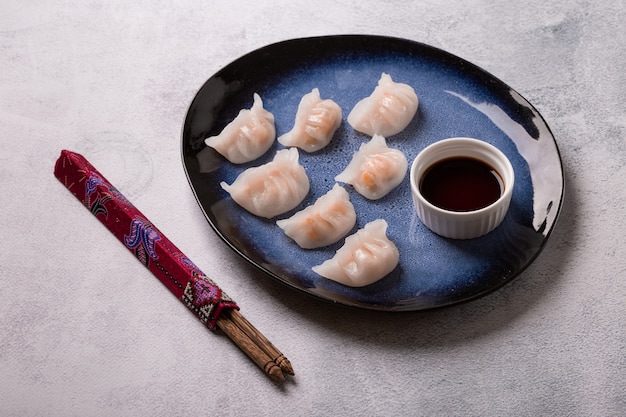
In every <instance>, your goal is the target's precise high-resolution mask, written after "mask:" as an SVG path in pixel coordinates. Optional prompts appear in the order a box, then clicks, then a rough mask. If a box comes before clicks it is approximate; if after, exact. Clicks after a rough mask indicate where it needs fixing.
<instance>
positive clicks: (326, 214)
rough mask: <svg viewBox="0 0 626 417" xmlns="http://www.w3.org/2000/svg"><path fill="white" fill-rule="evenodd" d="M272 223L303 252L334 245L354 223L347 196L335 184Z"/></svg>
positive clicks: (353, 214)
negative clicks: (285, 216)
mask: <svg viewBox="0 0 626 417" xmlns="http://www.w3.org/2000/svg"><path fill="white" fill-rule="evenodd" d="M276 224H277V225H278V226H279V227H280V228H281V229H283V231H284V232H285V234H286V235H287V236H289V237H290V238H291V239H293V240H294V241H295V242H296V243H297V244H298V245H299V246H300V247H301V248H303V249H314V248H320V247H323V246H328V245H330V244H332V243H335V242H337V241H338V240H339V239H341V238H343V237H344V236H345V235H347V234H348V232H350V230H352V228H353V227H354V225H355V224H356V212H355V210H354V206H353V205H352V203H351V202H350V195H349V194H348V192H347V191H346V190H345V189H344V188H343V187H342V186H340V185H339V184H335V185H334V186H333V188H332V189H331V190H330V191H328V192H327V193H326V194H324V195H323V196H321V197H320V198H318V199H317V200H316V201H315V203H314V204H312V205H310V206H308V207H306V208H305V209H303V210H301V211H299V212H297V213H296V214H294V215H293V216H291V217H290V218H288V219H284V220H278V221H277V222H276Z"/></svg>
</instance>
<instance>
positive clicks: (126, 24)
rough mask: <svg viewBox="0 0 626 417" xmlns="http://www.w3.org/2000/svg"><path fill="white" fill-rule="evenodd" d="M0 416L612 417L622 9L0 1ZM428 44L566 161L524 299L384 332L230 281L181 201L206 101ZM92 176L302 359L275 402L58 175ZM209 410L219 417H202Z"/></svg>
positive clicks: (496, 298)
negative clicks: (310, 52) (288, 61)
mask: <svg viewBox="0 0 626 417" xmlns="http://www.w3.org/2000/svg"><path fill="white" fill-rule="evenodd" d="M0 9H1V10H2V12H1V13H0V68H1V70H0V132H1V135H0V141H1V143H2V151H1V152H0V195H1V196H2V197H1V198H2V200H1V203H0V208H1V209H2V216H0V230H1V233H2V240H1V243H0V268H1V274H0V280H1V281H0V283H1V285H0V416H48V417H53V416H111V415H118V416H121V415H132V416H148V415H150V416H154V415H163V416H176V415H244V416H246V415H255V416H260V415H278V414H285V415H310V416H325V415H345V416H350V415H354V416H374V415H381V416H382V415H394V414H395V415H424V416H435V415H442V416H443V415H445V416H450V415H476V416H487V415H493V416H500V415H525V416H536V415H551V416H556V415H568V416H573V415H584V416H592V415H594V416H618V415H624V414H625V413H626V402H625V401H626V400H625V399H626V382H625V375H626V363H625V361H626V332H625V324H624V322H625V320H624V319H625V318H626V240H625V238H624V232H625V226H624V225H625V224H626V223H625V220H626V219H625V215H624V213H625V207H626V190H625V187H624V179H625V178H626V177H625V174H626V167H625V164H626V149H625V144H626V139H625V135H626V107H625V106H624V97H625V96H626V71H624V68H626V50H625V46H624V45H625V44H626V26H625V25H624V21H625V20H626V3H625V2H624V1H598V2H590V1H583V0H577V1H569V0H567V1H565V0H555V1H551V2H546V1H544V0H541V1H539V0H531V1H525V2H513V1H510V0H507V1H504V0H497V1H480V0H471V1H467V0H466V1H450V2H443V1H435V0H424V1H413V2H394V1H384V0H383V1H381V0H378V1H370V0H344V1H336V0H335V1H328V0H319V1H317V2H301V3H298V2H295V1H293V0H289V1H287V0H280V1H271V2H270V1H259V0H255V1H210V2H208V1H207V2H199V1H191V0H181V1H177V2H167V1H152V0H151V1H147V0H137V1H133V2H127V1H106V2H105V1H67V0H59V1H55V2H46V1H36V0H33V1H28V2H24V1H22V0H19V1H17V0H0ZM340 33H369V34H382V35H392V36H399V37H404V38H408V39H412V40H416V41H420V42H425V43H428V44H431V45H434V46H437V47H440V48H443V49H445V50H447V51H449V52H451V53H454V54H456V55H459V56H461V57H463V58H465V59H467V60H469V61H471V62H473V63H475V64H477V65H479V66H481V67H483V68H484V69H486V70H487V71H489V72H491V73H492V74H494V75H496V76H497V77H498V78H500V79H502V80H504V81H505V82H506V83H508V84H509V85H511V86H512V87H513V88H515V89H516V90H517V91H518V92H520V93H521V94H522V95H523V96H524V97H526V98H527V99H528V100H529V101H530V102H531V103H533V104H534V105H535V106H536V107H537V108H538V110H539V111H540V112H541V113H542V114H543V116H544V117H545V119H546V120H547V122H548V124H549V125H550V127H551V128H552V130H553V132H554V134H555V136H556V138H557V142H558V144H559V147H560V150H561V153H562V158H563V164H564V171H565V181H566V190H565V195H566V199H565V205H564V208H563V211H562V214H561V218H560V221H559V223H558V225H557V227H556V229H555V231H554V233H553V235H552V238H551V240H550V241H549V243H548V245H547V247H546V248H545V250H544V252H543V253H542V254H541V255H540V257H539V258H538V259H537V261H536V262H535V263H533V264H532V265H531V266H530V268H528V269H527V270H526V271H525V272H524V273H523V274H522V275H521V276H520V277H519V278H518V279H517V280H516V281H514V282H513V283H511V284H510V285H507V286H506V287H505V288H503V289H501V290H500V291H497V292H496V293H494V294H492V295H489V296H487V297H485V298H483V299H481V300H478V301H475V302H472V303H470V304H466V305H462V306H459V307H455V308H451V309H446V310H441V311H436V312H430V313H409V314H400V315H397V314H381V313H373V312H364V311H360V310H349V309H345V308H340V307H334V306H331V305H328V304H326V303H321V302H319V301H318V300H315V299H312V298H309V297H304V296H302V295H301V294H299V293H297V292H294V291H293V290H291V289H289V288H286V287H284V286H282V285H280V284H278V283H276V282H274V281H271V280H270V279H268V278H267V277H265V276H263V275H261V274H259V273H258V272H256V270H254V269H253V268H252V267H250V266H248V265H247V264H245V263H244V262H243V261H241V260H240V259H239V258H238V257H237V256H236V255H235V254H234V253H232V251H230V249H228V248H227V247H226V246H225V245H224V244H222V242H221V241H220V240H219V238H218V237H217V236H216V235H215V234H214V233H213V232H212V231H211V229H210V227H209V225H208V224H207V222H206V221H205V220H204V218H203V216H202V214H201V211H200V209H199V208H198V206H197V204H196V202H195V200H194V197H193V195H192V193H191V192H190V189H189V187H188V185H187V180H186V178H185V175H184V172H183V169H182V164H181V160H180V139H179V137H180V129H181V125H182V121H183V118H184V116H185V112H186V109H187V106H188V104H189V102H190V100H191V99H192V97H193V95H194V94H195V92H196V91H197V89H198V88H199V87H200V86H201V84H202V83H203V82H204V81H205V80H206V79H207V78H208V77H209V76H211V75H212V74H213V73H214V72H216V71H217V70H219V69H220V68H221V67H223V66H224V65H226V64H228V63H229V62H231V61H232V60H234V59H236V58H237V57H239V56H241V55H242V54H244V53H246V52H249V51H251V50H253V49H256V48H258V47H261V46H263V45H265V44H268V43H272V42H275V41H280V40H284V39H288V38H294V37H302V36H310V35H324V34H340ZM63 148H67V149H71V150H74V151H77V152H80V153H83V154H84V155H86V156H88V158H89V159H90V161H91V162H93V163H94V165H95V166H96V167H98V168H99V169H100V170H101V171H102V172H103V173H105V175H106V176H107V177H108V178H109V179H110V180H111V181H112V182H113V183H114V184H116V185H117V186H118V188H120V189H121V190H123V192H124V193H125V194H126V195H127V197H129V198H130V199H131V200H132V201H133V202H134V203H135V204H136V205H137V206H138V207H139V208H140V209H141V210H142V211H143V212H144V213H145V214H146V215H147V216H148V217H149V218H151V220H152V221H153V222H154V223H155V224H156V225H158V227H159V228H160V229H161V230H162V231H163V232H164V233H165V234H167V235H168V236H169V237H170V239H171V240H172V241H173V242H175V243H176V245H178V246H179V247H180V248H181V249H182V250H183V251H184V252H185V253H186V254H187V255H189V256H190V257H191V258H192V259H194V261H195V262H196V263H197V264H199V266H200V267H201V268H202V269H203V270H204V271H205V272H206V273H207V274H208V275H210V276H212V277H213V278H215V279H216V280H217V281H218V282H219V283H220V284H221V286H222V287H223V288H224V289H226V290H227V291H228V292H229V294H230V295H232V296H233V297H234V298H235V299H236V300H237V301H238V302H239V303H240V304H241V305H242V308H243V312H244V314H245V315H246V316H247V317H248V318H250V319H251V320H252V321H253V322H254V324H255V325H256V326H257V327H258V328H259V329H261V330H262V331H263V332H264V333H265V334H266V335H267V336H268V337H269V338H270V339H271V340H272V341H273V342H274V343H275V344H276V345H277V346H279V347H280V348H281V349H282V350H283V351H284V352H285V353H286V355H287V356H288V357H289V358H290V359H291V360H292V362H293V364H294V366H295V368H296V372H297V377H296V378H295V379H293V380H291V381H289V382H288V383H286V384H284V385H282V386H277V385H274V384H272V383H270V382H269V381H268V380H267V379H266V377H265V376H264V375H263V374H262V373H261V372H259V371H258V370H257V369H256V368H255V366H254V364H253V363H252V362H251V361H249V360H248V359H247V358H246V357H244V356H243V355H242V354H241V353H240V352H239V351H238V350H237V349H236V348H234V347H233V345H232V344H231V342H230V341H229V340H228V339H226V338H225V337H221V336H219V335H216V334H211V333H210V332H208V331H207V330H206V329H205V328H203V327H202V325H201V324H200V323H198V322H196V321H195V320H193V319H192V316H190V315H189V314H188V313H186V312H185V311H184V309H183V308H182V307H181V305H180V304H179V303H178V302H177V301H176V300H174V299H173V298H172V296H171V295H170V294H169V293H168V292H167V290H165V288H164V287H163V286H161V285H156V284H155V281H154V278H152V277H151V276H150V274H149V273H148V272H147V271H145V269H143V267H142V266H141V265H140V264H139V263H138V262H136V261H135V260H134V259H132V257H131V256H128V253H127V252H126V250H125V249H124V248H123V247H122V246H121V245H120V244H119V243H117V241H115V239H114V238H113V236H111V235H109V234H108V233H106V232H105V231H104V230H103V229H101V226H99V225H98V224H97V223H95V220H94V219H93V218H92V217H91V215H90V214H89V213H88V212H87V211H86V210H84V209H82V208H80V205H79V203H78V202H77V201H74V200H73V199H72V198H71V197H70V196H69V194H68V193H67V192H66V191H65V190H64V188H63V187H61V186H60V184H59V183H58V182H57V181H56V179H55V178H54V177H53V175H52V167H53V165H54V161H55V160H56V158H57V157H58V154H59V152H60V150H61V149H63ZM216 408H217V409H219V411H215V409H216Z"/></svg>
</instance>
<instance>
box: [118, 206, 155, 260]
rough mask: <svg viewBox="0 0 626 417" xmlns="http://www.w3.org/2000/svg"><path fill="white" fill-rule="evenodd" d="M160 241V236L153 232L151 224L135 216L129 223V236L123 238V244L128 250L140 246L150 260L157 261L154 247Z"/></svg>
mask: <svg viewBox="0 0 626 417" xmlns="http://www.w3.org/2000/svg"><path fill="white" fill-rule="evenodd" d="M160 239H161V236H160V235H159V233H158V232H157V231H156V230H154V228H153V227H152V223H150V222H149V221H148V220H146V219H143V218H141V217H139V216H136V217H135V218H134V219H133V220H132V222H131V223H130V232H129V234H128V235H127V236H124V244H125V245H126V247H128V249H136V248H137V247H139V245H141V247H142V248H143V249H144V250H145V251H146V253H147V254H148V256H150V258H151V259H158V258H159V257H158V256H157V254H156V250H155V245H156V242H157V241H158V240H160Z"/></svg>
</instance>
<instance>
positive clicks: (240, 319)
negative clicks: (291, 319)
mask: <svg viewBox="0 0 626 417" xmlns="http://www.w3.org/2000/svg"><path fill="white" fill-rule="evenodd" d="M222 315H226V316H227V318H228V319H230V321H232V322H233V323H234V324H235V325H236V326H237V327H238V328H239V329H241V330H242V331H243V332H244V333H245V334H246V335H247V336H248V338H250V340H252V342H254V344H255V345H257V346H258V347H259V348H260V349H261V350H262V351H263V352H265V353H266V354H267V355H268V356H269V357H270V359H271V360H272V361H273V362H274V363H275V364H276V365H278V366H279V367H280V369H281V371H283V372H285V373H286V374H289V375H295V373H294V371H293V367H292V366H291V362H290V361H289V359H287V358H286V357H285V355H283V353H282V352H281V351H280V350H278V349H277V348H276V347H275V346H274V345H273V344H272V343H271V342H270V341H269V340H268V339H267V338H266V337H265V336H264V335H263V333H261V332H260V331H258V330H257V329H256V328H255V327H254V326H253V325H252V323H250V322H249V321H248V320H247V319H246V318H245V317H244V316H243V314H241V312H239V310H234V309H229V310H227V311H225V312H223V313H222ZM218 326H219V319H218Z"/></svg>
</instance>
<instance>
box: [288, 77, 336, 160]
mask: <svg viewBox="0 0 626 417" xmlns="http://www.w3.org/2000/svg"><path fill="white" fill-rule="evenodd" d="M341 118H342V113H341V107H339V105H338V104H337V103H335V102H334V101H333V100H330V99H326V100H322V99H321V97H320V92H319V90H318V89H317V88H314V89H313V90H312V91H311V92H310V93H308V94H305V95H304V97H302V100H300V104H299V105H298V111H297V112H296V120H295V123H294V126H293V129H291V130H290V131H289V132H287V133H285V134H284V135H281V136H279V137H278V142H280V143H281V144H283V145H285V146H296V147H298V148H300V149H302V150H304V151H306V152H315V151H318V150H320V149H322V148H324V147H325V146H326V145H328V144H329V143H330V140H331V139H332V138H333V135H334V134H335V131H336V130H337V128H339V125H340V124H341Z"/></svg>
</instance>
